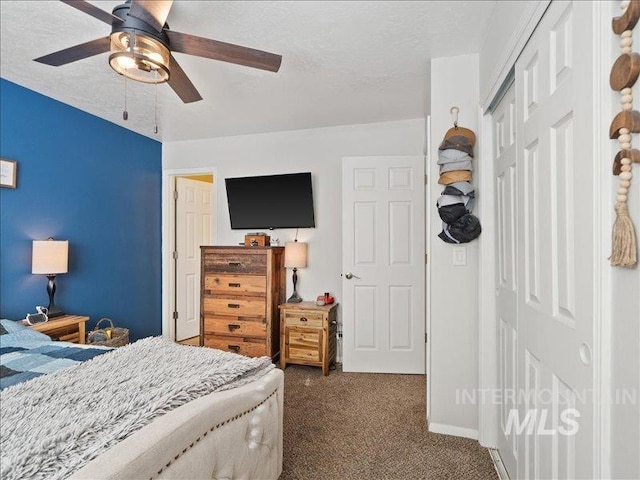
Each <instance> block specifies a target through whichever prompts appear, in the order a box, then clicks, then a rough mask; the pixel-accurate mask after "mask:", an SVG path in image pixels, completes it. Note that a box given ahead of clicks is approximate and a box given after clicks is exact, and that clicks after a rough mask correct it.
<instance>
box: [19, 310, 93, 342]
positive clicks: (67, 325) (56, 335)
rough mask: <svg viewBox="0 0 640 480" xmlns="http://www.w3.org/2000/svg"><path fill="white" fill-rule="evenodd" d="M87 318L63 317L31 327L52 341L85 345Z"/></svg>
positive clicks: (78, 316) (77, 316)
mask: <svg viewBox="0 0 640 480" xmlns="http://www.w3.org/2000/svg"><path fill="white" fill-rule="evenodd" d="M88 321H89V317H82V316H80V315H63V316H61V317H55V318H52V319H50V320H49V321H48V322H44V323H36V324H35V325H32V326H31V328H32V329H33V330H37V331H38V332H41V333H44V334H45V335H49V336H50V337H51V338H52V339H53V340H60V341H61V342H71V343H85V338H86V336H85V330H86V329H85V324H86V323H87V322H88Z"/></svg>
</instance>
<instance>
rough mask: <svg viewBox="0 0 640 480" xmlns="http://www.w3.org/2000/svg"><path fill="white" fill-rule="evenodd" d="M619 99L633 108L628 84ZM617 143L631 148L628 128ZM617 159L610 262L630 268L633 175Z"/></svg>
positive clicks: (623, 46) (625, 46) (625, 161)
mask: <svg viewBox="0 0 640 480" xmlns="http://www.w3.org/2000/svg"><path fill="white" fill-rule="evenodd" d="M629 3H630V1H629V0H624V1H623V2H622V3H621V5H620V7H621V8H622V9H623V11H624V10H626V9H627V7H628V6H629ZM631 36H632V31H631V30H625V31H624V32H622V35H621V37H622V40H621V41H620V50H621V53H623V54H624V53H627V54H629V53H631V45H632V44H633V39H632V38H631ZM620 103H621V104H622V110H624V111H631V110H632V109H633V93H632V90H631V88H623V89H622V90H621V91H620ZM618 143H619V144H620V149H622V150H630V149H631V132H630V131H629V129H628V128H621V129H620V136H619V137H618ZM620 163H621V165H622V167H621V168H620V174H619V175H618V178H619V179H620V186H619V187H618V196H617V197H616V204H615V211H616V220H615V222H614V224H613V238H612V251H611V257H609V261H610V262H611V265H614V266H620V267H629V268H631V267H635V266H636V265H637V263H638V251H637V249H638V247H637V244H636V232H635V229H634V227H633V222H632V221H631V217H629V209H628V207H627V193H628V192H629V187H630V186H631V178H633V173H632V171H631V170H632V161H631V159H630V158H627V157H624V158H622V159H621V161H620Z"/></svg>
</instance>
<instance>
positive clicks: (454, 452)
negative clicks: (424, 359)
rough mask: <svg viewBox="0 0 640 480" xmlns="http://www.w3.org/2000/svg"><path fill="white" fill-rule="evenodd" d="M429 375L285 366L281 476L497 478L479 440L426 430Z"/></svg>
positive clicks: (298, 478)
mask: <svg viewBox="0 0 640 480" xmlns="http://www.w3.org/2000/svg"><path fill="white" fill-rule="evenodd" d="M425 388H426V387H425V377H424V376H422V375H386V374H368V373H342V372H341V371H340V369H338V370H334V371H332V372H331V373H330V374H329V376H328V377H324V376H322V370H321V369H319V368H314V367H305V366H299V365H290V366H288V367H287V369H286V370H285V395H284V470H283V472H282V476H281V477H280V479H281V480H294V479H295V480H302V479H323V480H329V479H358V480H360V479H363V480H366V479H456V480H462V479H482V480H488V479H497V478H498V476H497V474H496V473H495V470H494V468H493V463H492V462H491V458H490V456H489V452H488V450H487V449H485V448H482V447H481V446H480V445H479V444H478V442H476V441H474V440H469V439H464V438H458V437H452V436H449V435H440V434H436V433H430V432H428V431H427V427H426V423H425V416H426V413H425V402H426V400H425V396H426V394H425Z"/></svg>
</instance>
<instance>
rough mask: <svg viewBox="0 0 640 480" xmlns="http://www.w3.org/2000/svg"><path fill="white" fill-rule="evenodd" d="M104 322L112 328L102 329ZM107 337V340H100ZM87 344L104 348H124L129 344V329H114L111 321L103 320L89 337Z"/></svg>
mask: <svg viewBox="0 0 640 480" xmlns="http://www.w3.org/2000/svg"><path fill="white" fill-rule="evenodd" d="M104 321H106V322H109V324H110V326H109V327H106V328H100V324H101V323H102V322H104ZM105 336H106V337H107V340H99V339H102V338H104V337H105ZM109 337H110V338H109ZM87 343H88V344H90V345H101V346H103V347H123V346H124V345H127V344H128V343H129V329H128V328H122V327H114V326H113V322H112V321H111V320H110V319H108V318H101V319H100V321H99V322H98V323H97V324H96V326H95V327H94V329H93V330H92V331H90V332H89V334H88V335H87Z"/></svg>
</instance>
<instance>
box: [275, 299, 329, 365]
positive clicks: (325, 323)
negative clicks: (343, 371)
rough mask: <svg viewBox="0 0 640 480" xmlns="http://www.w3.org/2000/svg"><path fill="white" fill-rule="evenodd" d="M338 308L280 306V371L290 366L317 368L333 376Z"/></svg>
mask: <svg viewBox="0 0 640 480" xmlns="http://www.w3.org/2000/svg"><path fill="white" fill-rule="evenodd" d="M337 306H338V304H337V303H335V304H333V305H325V306H318V305H316V304H315V303H313V302H300V303H284V304H282V305H280V335H281V344H280V368H283V369H284V368H285V367H286V366H287V363H295V364H298V365H313V366H317V367H322V373H323V374H324V375H329V367H330V366H331V365H333V364H334V363H335V362H336V348H337V346H336V333H337V321H336V311H337V308H336V307H337Z"/></svg>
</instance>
